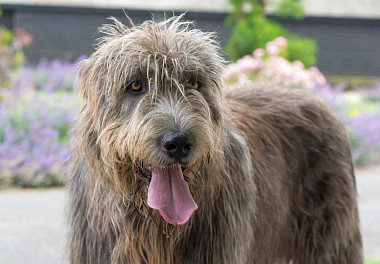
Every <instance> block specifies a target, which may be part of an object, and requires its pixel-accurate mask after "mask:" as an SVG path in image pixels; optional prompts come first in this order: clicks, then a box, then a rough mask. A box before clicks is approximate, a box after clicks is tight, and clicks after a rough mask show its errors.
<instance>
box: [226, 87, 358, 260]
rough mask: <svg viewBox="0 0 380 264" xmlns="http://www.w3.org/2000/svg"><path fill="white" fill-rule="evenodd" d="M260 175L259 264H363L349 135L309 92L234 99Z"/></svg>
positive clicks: (241, 93)
mask: <svg viewBox="0 0 380 264" xmlns="http://www.w3.org/2000/svg"><path fill="white" fill-rule="evenodd" d="M226 99H227V102H228V104H229V106H230V108H231V114H232V121H233V123H234V125H235V127H236V129H237V130H238V132H239V133H241V134H242V135H244V137H245V138H246V140H247V142H248V144H249V148H250V151H251V155H252V158H253V167H254V168H255V170H256V171H255V182H256V185H257V188H258V196H259V199H258V205H257V207H258V215H257V223H256V227H257V228H256V229H255V241H256V243H255V246H254V249H253V252H254V254H253V259H254V260H253V261H256V262H255V263H264V262H268V263H269V262H272V263H276V262H278V261H279V262H281V261H284V260H286V261H288V262H289V261H293V262H294V263H310V264H313V263H362V244H361V236H360V231H359V217H358V209H357V201H356V196H357V193H356V186H355V179H354V175H353V168H352V161H351V154H350V149H349V144H348V139H347V134H346V130H345V128H344V127H343V125H342V124H341V123H340V122H339V121H338V120H337V118H336V117H335V115H334V113H333V112H332V111H331V110H329V108H328V106H327V105H325V104H323V103H322V102H320V101H319V100H318V99H316V98H314V97H313V96H310V95H309V94H308V93H306V92H302V91H295V90H282V89H268V88H263V87H258V88H257V87H242V88H239V87H234V89H233V90H232V91H231V92H229V93H228V94H227V96H226Z"/></svg>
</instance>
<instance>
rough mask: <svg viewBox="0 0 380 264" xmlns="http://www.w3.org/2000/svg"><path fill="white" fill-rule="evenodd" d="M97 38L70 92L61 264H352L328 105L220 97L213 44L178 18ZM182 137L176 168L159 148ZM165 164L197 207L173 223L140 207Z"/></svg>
mask: <svg viewBox="0 0 380 264" xmlns="http://www.w3.org/2000/svg"><path fill="white" fill-rule="evenodd" d="M103 32H104V33H105V34H106V36H105V37H104V38H102V39H101V41H100V44H99V46H98V48H97V49H96V51H95V52H94V53H93V54H92V55H91V56H90V57H89V58H88V59H87V60H85V61H83V62H81V64H80V65H79V71H78V78H77V82H76V90H77V93H78V95H79V99H80V100H79V113H78V115H77V117H76V119H75V122H74V125H73V137H72V153H71V167H70V174H69V182H68V197H69V203H68V209H69V222H70V234H69V242H68V244H69V256H70V257H69V258H70V262H71V263H78V264H79V263H81V264H83V263H91V264H94V263H99V264H100V263H101V264H105V263H155V264H156V263H218V264H220V263H257V264H263V263H299V264H314V263H320V264H322V263H334V264H336V263H340V264H345V263H352V264H357V263H362V244H361V235H360V231H359V219H358V209H357V201H356V196H357V193H356V187H355V179H354V174H353V168H352V162H351V155H350V149H349V143H348V139H347V135H346V130H345V128H344V127H343V126H342V124H341V123H340V122H339V121H338V120H337V118H336V117H335V115H334V113H333V112H332V111H331V110H330V109H329V107H328V106H326V105H325V104H324V103H322V102H321V101H320V100H318V99H316V98H315V97H313V96H312V95H310V94H309V93H307V92H304V91H301V90H290V89H280V88H272V87H264V86H260V85H256V86H255V85H253V84H249V83H246V84H238V85H235V86H232V87H227V88H223V87H222V80H221V77H220V76H221V71H222V68H223V60H222V59H221V58H220V57H219V55H218V52H219V50H218V46H217V45H216V43H215V41H214V40H213V38H212V36H210V35H209V34H206V33H202V32H200V31H199V30H196V29H193V28H191V24H189V23H187V22H181V20H180V19H179V18H173V19H169V20H168V21H165V22H162V23H158V24H157V23H155V22H152V21H147V22H145V23H143V24H142V25H141V26H134V25H132V26H131V27H127V26H125V25H123V24H121V23H120V22H119V21H117V20H115V21H114V24H113V25H110V26H106V27H104V28H103ZM179 132H181V133H186V135H188V136H189V137H191V139H192V141H191V145H189V146H191V148H190V147H189V149H188V151H189V153H186V155H183V157H180V158H179V157H174V158H173V157H171V156H170V155H168V153H169V152H167V149H166V147H165V146H164V145H163V142H164V141H165V140H166V139H167V135H168V133H179ZM170 135H172V134H170ZM175 166H181V169H182V170H183V173H179V172H178V173H177V174H178V175H183V178H184V179H185V181H186V183H187V186H188V189H189V190H190V193H191V196H192V197H193V199H194V201H195V203H196V204H197V206H198V209H197V210H196V211H195V212H194V213H193V215H192V216H191V217H190V219H189V220H188V222H187V223H185V224H183V225H171V224H168V223H167V221H165V220H164V218H163V217H161V215H160V213H159V212H158V211H157V210H153V209H152V208H150V207H149V206H148V205H147V196H148V192H153V191H152V190H151V189H149V191H147V187H148V185H149V184H150V185H152V184H151V183H152V182H151V181H153V180H152V176H153V172H152V170H153V171H154V170H155V169H156V170H164V169H165V168H167V170H168V171H169V172H170V170H172V168H173V167H175ZM156 174H157V173H156ZM169 174H170V173H169ZM177 174H176V175H177ZM159 184H160V183H159ZM149 188H152V187H151V186H150V187H149Z"/></svg>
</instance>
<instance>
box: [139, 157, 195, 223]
mask: <svg viewBox="0 0 380 264" xmlns="http://www.w3.org/2000/svg"><path fill="white" fill-rule="evenodd" d="M139 176H140V178H141V180H142V181H144V182H145V183H146V184H147V186H148V205H149V207H151V208H153V209H157V210H158V211H159V212H160V214H161V215H162V217H163V218H164V219H165V220H166V221H167V222H168V223H170V224H172V225H183V224H185V223H186V222H187V221H188V220H189V219H190V217H191V215H192V214H193V212H194V211H195V210H196V209H197V208H198V206H197V204H196V203H195V202H194V199H193V197H192V196H191V193H190V190H189V187H188V185H187V183H186V181H185V179H184V177H183V168H182V167H181V165H180V164H178V163H177V164H174V165H171V166H168V167H154V166H149V167H148V168H145V169H143V168H141V167H140V172H139Z"/></svg>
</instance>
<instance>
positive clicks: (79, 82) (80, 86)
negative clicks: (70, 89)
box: [74, 59, 90, 100]
mask: <svg viewBox="0 0 380 264" xmlns="http://www.w3.org/2000/svg"><path fill="white" fill-rule="evenodd" d="M89 65H90V59H84V60H82V61H80V62H79V63H78V64H77V75H76V78H75V83H74V92H75V93H77V94H78V96H79V97H80V99H81V100H88V91H86V87H87V86H88V83H87V79H88V75H89V68H90V67H89Z"/></svg>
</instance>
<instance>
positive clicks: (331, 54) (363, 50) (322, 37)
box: [280, 18, 380, 76]
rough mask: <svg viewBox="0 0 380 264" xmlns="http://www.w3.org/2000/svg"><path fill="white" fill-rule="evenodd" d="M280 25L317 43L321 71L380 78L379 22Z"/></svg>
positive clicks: (308, 20) (343, 20)
mask: <svg viewBox="0 0 380 264" xmlns="http://www.w3.org/2000/svg"><path fill="white" fill-rule="evenodd" d="M280 22H281V23H282V24H283V25H284V26H285V27H287V28H288V29H289V30H290V31H292V32H293V33H295V34H297V35H300V36H307V37H311V38H313V39H315V40H316V41H317V42H318V47H319V52H318V55H317V60H318V66H319V68H320V69H321V70H322V72H325V73H328V74H337V75H369V76H380V44H379V43H380V20H373V19H372V20H370V19H348V18H340V19H337V18H335V19H334V18H306V19H304V20H302V21H301V22H295V21H284V20H282V21H280Z"/></svg>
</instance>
